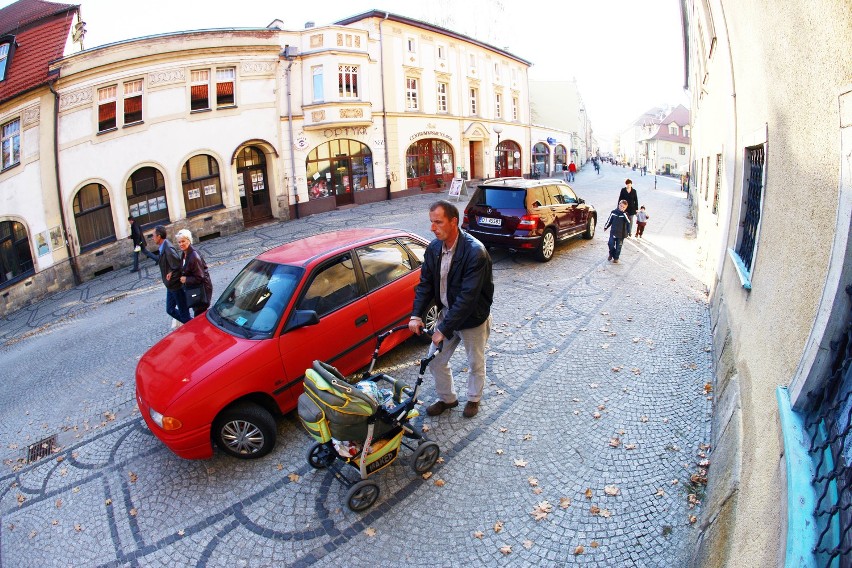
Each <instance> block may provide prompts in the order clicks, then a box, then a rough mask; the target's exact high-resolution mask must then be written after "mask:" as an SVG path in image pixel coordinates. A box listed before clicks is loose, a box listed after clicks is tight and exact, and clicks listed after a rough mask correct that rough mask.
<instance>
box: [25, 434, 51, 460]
mask: <svg viewBox="0 0 852 568" xmlns="http://www.w3.org/2000/svg"><path fill="white" fill-rule="evenodd" d="M55 449H56V434H54V435H53V436H50V437H49V438H45V439H44V440H39V441H38V442H36V443H35V444H32V445H31V446H30V447H29V448H27V463H33V462H34V461H38V460H40V459H41V458H43V457H47V456H49V455H51V454H52V453H53V451H54V450H55Z"/></svg>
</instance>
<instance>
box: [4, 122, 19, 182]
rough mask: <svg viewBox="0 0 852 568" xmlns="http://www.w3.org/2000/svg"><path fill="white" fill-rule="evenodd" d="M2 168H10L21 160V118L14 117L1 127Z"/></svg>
mask: <svg viewBox="0 0 852 568" xmlns="http://www.w3.org/2000/svg"><path fill="white" fill-rule="evenodd" d="M2 135H3V169H4V170H5V169H6V168H10V167H12V166H14V165H16V164H18V163H20V161H21V120H20V119H17V118H16V119H15V120H13V121H11V122H7V123H6V124H4V125H3V127H2Z"/></svg>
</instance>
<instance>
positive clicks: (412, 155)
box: [405, 138, 455, 188]
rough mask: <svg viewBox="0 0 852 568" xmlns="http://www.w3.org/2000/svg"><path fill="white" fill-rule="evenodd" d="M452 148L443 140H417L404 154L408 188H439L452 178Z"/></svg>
mask: <svg viewBox="0 0 852 568" xmlns="http://www.w3.org/2000/svg"><path fill="white" fill-rule="evenodd" d="M454 171H455V169H454V162H453V148H452V146H450V145H449V144H447V143H446V142H444V141H443V140H438V139H435V138H428V139H425V140H418V141H417V142H415V143H413V144H412V145H411V146H409V147H408V150H406V152H405V172H406V178H407V180H408V187H409V188H414V187H419V186H420V185H421V184H423V186H424V187H425V186H429V187H441V185H442V184H444V183H447V182H449V181H450V180H451V179H452V178H453V172H454Z"/></svg>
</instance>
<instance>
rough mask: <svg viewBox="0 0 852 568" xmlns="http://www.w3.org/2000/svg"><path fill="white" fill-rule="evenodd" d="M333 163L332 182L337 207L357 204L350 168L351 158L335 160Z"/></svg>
mask: <svg viewBox="0 0 852 568" xmlns="http://www.w3.org/2000/svg"><path fill="white" fill-rule="evenodd" d="M331 163H332V176H333V179H332V182H333V183H334V197H335V200H336V201H337V206H338V207H340V206H341V205H351V204H352V203H355V194H354V193H352V176H351V168H350V167H349V158H348V157H345V158H335V159H333V160H332V161H331Z"/></svg>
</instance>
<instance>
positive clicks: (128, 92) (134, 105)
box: [124, 79, 142, 126]
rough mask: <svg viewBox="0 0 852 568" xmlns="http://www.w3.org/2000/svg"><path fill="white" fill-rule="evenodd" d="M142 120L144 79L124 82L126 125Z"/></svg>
mask: <svg viewBox="0 0 852 568" xmlns="http://www.w3.org/2000/svg"><path fill="white" fill-rule="evenodd" d="M134 122H142V79H136V80H135V81H128V82H127V83H125V84H124V125H125V126H127V125H128V124H133V123H134Z"/></svg>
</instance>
